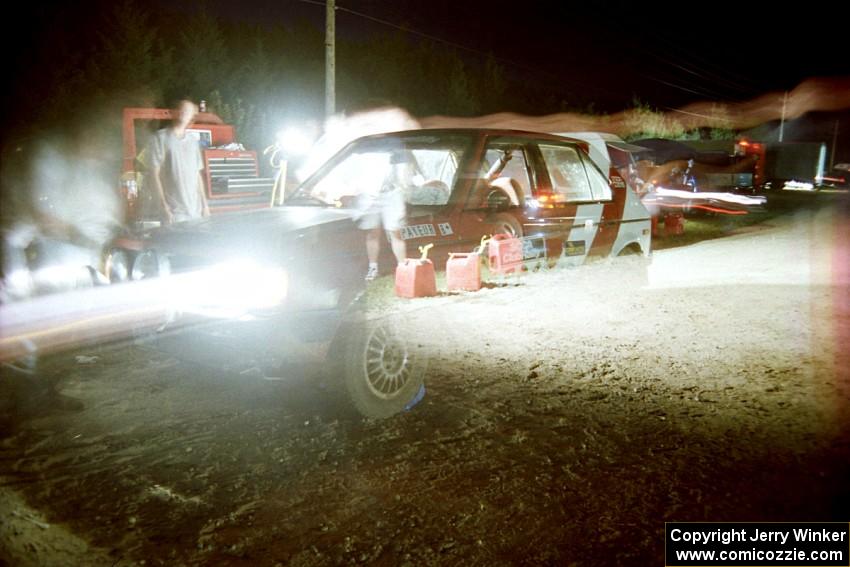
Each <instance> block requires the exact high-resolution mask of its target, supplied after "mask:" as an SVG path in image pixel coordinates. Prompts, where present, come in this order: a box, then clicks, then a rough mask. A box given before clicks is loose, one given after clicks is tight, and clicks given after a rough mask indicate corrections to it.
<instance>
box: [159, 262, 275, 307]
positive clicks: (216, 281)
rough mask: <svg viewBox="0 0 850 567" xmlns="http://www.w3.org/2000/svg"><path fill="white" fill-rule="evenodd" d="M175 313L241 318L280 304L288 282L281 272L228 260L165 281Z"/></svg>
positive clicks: (253, 263) (252, 263)
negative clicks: (167, 283)
mask: <svg viewBox="0 0 850 567" xmlns="http://www.w3.org/2000/svg"><path fill="white" fill-rule="evenodd" d="M168 280H169V281H170V285H171V287H172V288H173V289H172V294H171V297H174V298H175V299H176V301H175V305H174V307H175V309H177V310H179V311H185V312H190V313H198V314H203V315H208V316H216V317H232V318H238V317H241V316H243V315H245V314H247V313H248V312H250V311H252V310H258V309H269V308H273V307H276V306H278V305H280V304H281V303H283V301H284V300H285V299H286V295H287V292H288V286H289V280H288V276H287V274H286V272H285V271H284V270H282V269H280V268H276V267H270V266H263V265H261V264H259V263H258V262H256V261H254V260H243V259H237V260H231V261H227V262H223V263H221V264H217V265H215V266H212V267H210V268H206V269H202V270H199V271H197V272H192V273H190V274H184V275H180V276H176V277H170V278H168Z"/></svg>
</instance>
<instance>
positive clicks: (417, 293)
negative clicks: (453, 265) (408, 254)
mask: <svg viewBox="0 0 850 567" xmlns="http://www.w3.org/2000/svg"><path fill="white" fill-rule="evenodd" d="M395 294H396V295H397V296H399V297H406V298H413V297H429V296H432V295H437V274H436V273H435V272H434V264H433V262H431V260H419V259H412V258H408V259H406V260H405V261H404V262H402V263H401V264H399V265H398V267H397V268H396V269H395Z"/></svg>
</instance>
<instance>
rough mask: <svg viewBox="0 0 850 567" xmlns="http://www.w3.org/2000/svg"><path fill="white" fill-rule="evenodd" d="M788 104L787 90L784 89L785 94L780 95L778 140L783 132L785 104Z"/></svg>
mask: <svg viewBox="0 0 850 567" xmlns="http://www.w3.org/2000/svg"><path fill="white" fill-rule="evenodd" d="M786 104H788V91H785V96H784V97H782V120H781V121H780V122H779V141H780V142H781V141H782V138H783V134H784V133H785V105H786Z"/></svg>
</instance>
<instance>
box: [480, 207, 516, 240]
mask: <svg viewBox="0 0 850 567" xmlns="http://www.w3.org/2000/svg"><path fill="white" fill-rule="evenodd" d="M486 222H487V224H489V225H490V226H492V231H493V234H509V235H511V236H516V237H517V238H522V236H523V233H522V225H521V224H520V223H519V221H518V220H517V219H516V217H515V216H513V215H511V214H509V213H496V214H494V215H492V216H490V217H488V218H487V221H486Z"/></svg>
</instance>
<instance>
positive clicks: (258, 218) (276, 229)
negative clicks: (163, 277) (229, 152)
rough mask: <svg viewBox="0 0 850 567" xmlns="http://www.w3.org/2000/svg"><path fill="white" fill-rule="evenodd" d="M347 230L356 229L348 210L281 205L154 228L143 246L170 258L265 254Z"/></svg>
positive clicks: (146, 236)
mask: <svg viewBox="0 0 850 567" xmlns="http://www.w3.org/2000/svg"><path fill="white" fill-rule="evenodd" d="M348 229H350V230H355V229H356V227H355V225H354V222H353V220H352V214H351V211H346V210H343V209H334V208H325V207H311V206H307V207H295V206H285V207H277V208H273V209H261V210H254V211H245V212H238V213H229V214H221V215H214V216H212V217H208V218H204V219H198V220H195V221H189V222H184V223H179V224H175V225H171V226H168V227H163V228H159V229H155V230H153V231H151V232H150V233H148V234H146V235H145V239H144V240H145V243H144V245H145V248H154V249H156V250H158V251H160V252H164V253H166V254H170V255H185V256H199V257H200V256H202V257H221V256H223V255H225V254H227V253H228V252H235V253H238V254H239V255H240V256H244V255H265V254H267V253H274V252H275V251H280V249H281V246H283V245H285V243H286V242H287V241H293V240H294V239H296V238H297V237H298V236H303V235H304V234H307V233H310V232H313V231H323V230H330V231H334V232H336V231H346V230H348Z"/></svg>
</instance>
